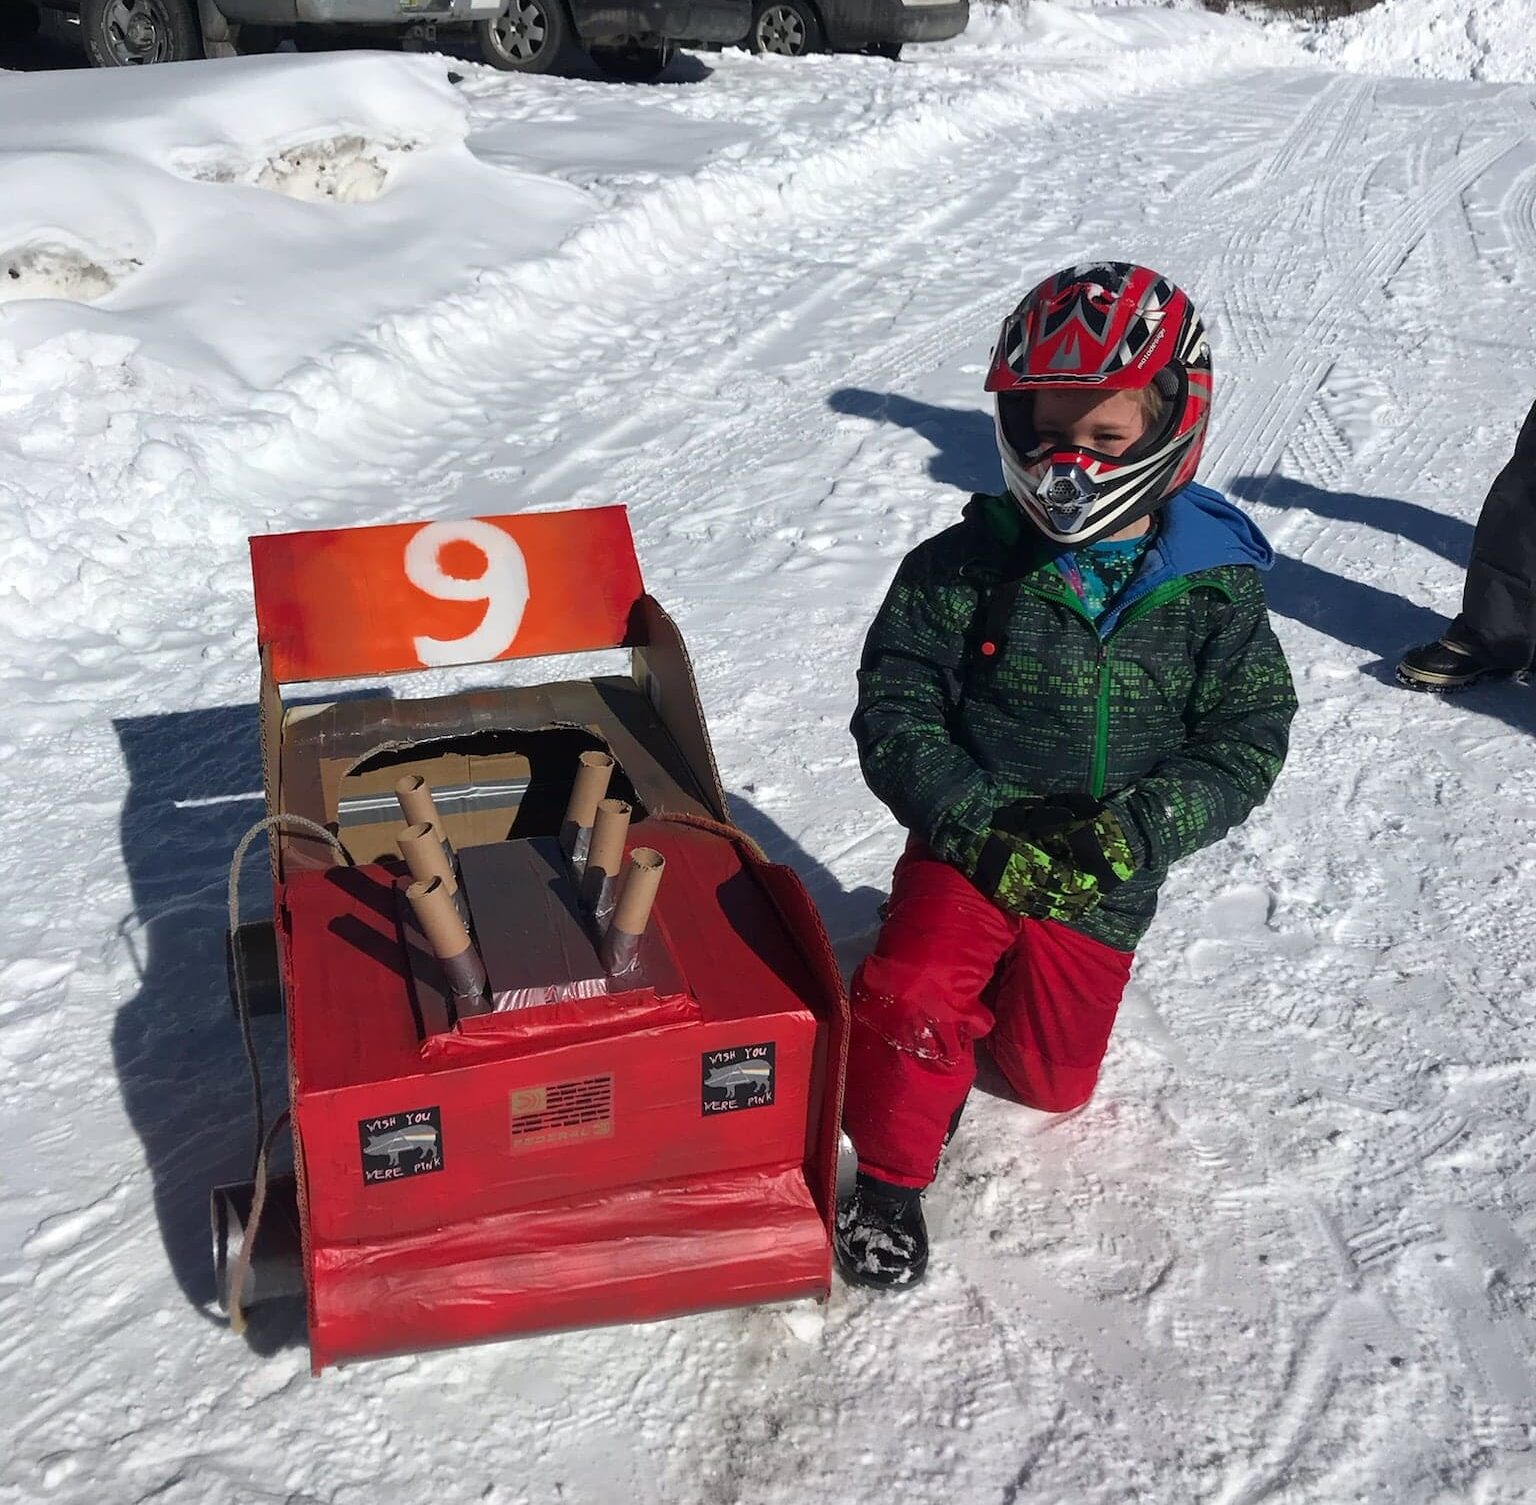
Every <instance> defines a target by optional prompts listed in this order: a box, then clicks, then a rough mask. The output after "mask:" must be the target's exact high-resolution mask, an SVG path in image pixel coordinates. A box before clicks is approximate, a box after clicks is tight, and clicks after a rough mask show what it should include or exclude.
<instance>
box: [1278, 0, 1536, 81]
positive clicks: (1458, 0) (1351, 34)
mask: <svg viewBox="0 0 1536 1505" xmlns="http://www.w3.org/2000/svg"><path fill="white" fill-rule="evenodd" d="M1306 46H1307V47H1308V48H1309V50H1311V51H1312V52H1313V53H1315V54H1316V56H1317V59H1318V61H1319V62H1320V63H1323V64H1324V65H1325V66H1327V67H1330V68H1338V69H1343V70H1348V71H1350V72H1355V73H1387V74H1403V75H1408V76H1411V77H1416V78H1444V79H1477V80H1480V81H1483V82H1487V83H1526V84H1533V83H1536V15H1533V12H1532V6H1531V0H1384V3H1383V4H1381V5H1379V6H1376V7H1374V8H1373V9H1371V10H1367V11H1362V12H1360V13H1359V14H1358V15H1354V16H1343V17H1341V18H1340V19H1339V20H1337V21H1332V22H1329V23H1328V24H1327V25H1325V26H1321V27H1319V28H1317V29H1316V30H1315V31H1314V32H1313V33H1312V34H1311V36H1310V37H1309V38H1308V39H1307V41H1306Z"/></svg>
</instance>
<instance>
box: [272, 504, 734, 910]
mask: <svg viewBox="0 0 1536 1505" xmlns="http://www.w3.org/2000/svg"><path fill="white" fill-rule="evenodd" d="M471 521H473V522H475V523H477V524H485V525H487V526H489V525H493V524H494V525H498V526H499V525H506V526H508V527H513V526H515V527H516V528H517V529H519V530H520V531H521V532H522V533H523V534H524V535H526V530H527V529H528V528H529V527H530V525H531V526H532V527H533V529H534V531H535V532H536V533H539V534H542V535H543V537H542V538H541V539H539V540H536V542H537V544H538V547H539V548H546V549H547V547H548V546H549V540H550V539H560V538H564V539H565V540H566V541H567V542H568V543H569V544H570V546H571V548H572V549H573V550H574V551H575V552H576V554H577V555H579V556H580V558H579V559H578V560H577V563H578V564H583V567H585V566H584V563H583V561H585V560H587V559H589V558H590V555H591V552H592V550H593V549H595V548H597V547H599V546H601V547H602V548H604V549H605V550H606V551H607V552H606V554H605V558H606V559H607V561H608V565H609V569H608V572H607V579H608V586H607V587H606V588H605V590H604V591H600V592H599V593H598V594H597V596H596V597H594V598H589V604H591V603H592V601H595V603H596V612H595V615H590V616H589V617H588V619H587V620H585V621H577V622H574V623H572V622H567V623H566V626H567V628H569V630H570V633H571V636H569V637H567V638H565V639H556V640H555V641H556V643H557V646H555V647H553V648H550V649H549V651H548V652H546V653H544V654H541V655H538V656H543V657H558V656H559V655H561V654H565V653H571V652H578V651H586V650H588V649H591V648H593V647H613V648H627V649H629V651H630V653H629V656H630V673H629V676H628V677H627V679H622V680H621V677H619V676H614V677H604V678H601V679H594V680H589V681H585V682H583V683H585V684H587V685H590V686H591V691H590V693H588V694H586V695H584V696H578V695H577V693H576V689H575V682H573V684H571V685H569V686H566V687H564V690H565V693H564V694H563V696H562V694H561V691H562V686H560V685H554V684H551V685H541V686H534V687H531V688H529V689H527V690H513V689H510V688H507V689H504V690H502V691H494V690H482V691H465V692H461V694H460V695H450V696H443V697H437V698H435V699H434V700H432V701H431V702H422V701H411V700H409V699H395V698H393V697H388V698H385V697H384V696H380V697H379V698H378V699H376V700H372V701H370V700H359V701H356V702H349V704H350V705H353V706H355V714H354V718H353V719H354V720H361V721H366V720H367V719H368V718H369V717H370V715H372V714H376V716H377V721H378V725H379V735H377V736H375V737H372V738H361V739H360V738H359V737H358V736H357V735H354V737H353V738H352V741H351V742H350V744H349V747H348V750H347V757H348V760H349V762H351V763H353V764H361V763H364V762H366V761H367V760H369V759H372V758H376V757H378V756H380V755H383V754H386V753H389V752H391V751H400V750H406V749H409V748H410V747H411V746H412V745H413V744H414V743H415V742H417V741H420V742H427V741H431V740H434V739H440V738H448V737H454V736H463V735H470V734H484V733H497V732H499V733H504V734H507V735H512V734H525V735H530V734H536V733H538V732H540V731H554V730H557V729H565V730H569V731H573V732H583V733H586V734H589V735H590V736H592V737H593V738H594V740H595V742H597V743H600V744H601V745H603V746H605V747H606V748H607V749H608V750H609V751H611V752H612V753H613V754H614V755H615V757H616V758H617V759H618V761H619V764H620V766H621V768H625V769H626V771H627V772H629V773H630V775H631V776H632V777H633V778H634V779H635V781H636V784H635V787H636V791H637V793H638V794H639V795H640V797H641V799H642V801H643V803H644V804H645V805H646V806H647V808H649V809H652V810H654V811H655V812H656V813H663V812H666V811H674V812H679V813H696V814H708V815H710V816H712V817H713V818H714V819H716V820H721V821H725V822H727V823H728V822H729V821H730V810H729V806H728V803H727V801H726V796H725V791H724V788H723V787H722V785H721V781H720V773H719V768H718V765H717V764H716V762H715V755H714V750H713V747H712V745H711V743H710V738H709V732H708V730H707V728H706V726H705V722H704V714H703V710H702V707H701V706H700V704H699V695H698V686H697V682H696V680H695V678H694V674H693V666H692V663H691V661H690V659H689V655H688V649H687V646H686V644H685V643H684V641H683V637H682V634H681V633H680V632H679V630H678V628H677V625H676V623H675V622H674V621H673V620H672V618H671V617H670V616H669V615H668V614H667V612H666V610H665V609H664V608H663V607H662V605H661V604H660V602H658V601H657V600H656V599H655V598H654V597H652V596H650V595H647V594H645V593H644V590H643V587H642V585H641V581H640V574H639V566H638V563H637V562H636V560H635V556H634V547H633V541H632V538H631V535H630V532H629V525H628V519H627V514H626V512H625V509H624V508H623V507H605V508H593V509H588V510H586V511H580V512H571V513H529V514H519V515H517V516H515V517H512V518H496V519H485V518H482V519H473V520H471ZM419 526H420V525H403V527H399V526H390V527H388V528H383V529H377V528H359V529H341V530H335V531H334V532H331V533H295V534H272V535H264V536H262V537H258V538H253V539H252V540H251V546H252V567H253V580H254V584H255V589H256V602H257V620H258V633H259V642H258V648H259V654H260V662H261V691H260V737H261V754H262V778H263V785H264V792H265V796H266V808H267V814H268V815H278V814H282V813H293V814H299V815H303V816H306V817H308V818H309V819H311V820H315V821H318V822H319V823H320V824H322V825H325V826H327V827H329V828H330V829H332V830H333V831H336V832H337V834H339V835H340V837H341V839H342V841H343V844H345V840H346V833H345V831H344V830H340V829H339V821H338V815H339V812H338V811H335V810H331V809H329V808H328V804H329V801H328V800H327V799H326V798H324V797H322V798H317V797H316V795H315V792H314V791H308V792H307V793H306V794H305V795H304V796H302V797H301V796H300V791H299V789H298V787H297V783H296V775H297V774H298V772H299V770H298V768H297V765H296V763H295V748H296V747H297V746H298V745H299V744H301V743H304V742H306V741H308V740H309V739H310V737H311V736H312V734H313V733H314V732H315V727H314V725H313V724H311V725H308V726H306V725H305V722H307V721H309V720H310V718H312V717H315V716H324V715H326V714H327V713H328V712H329V711H330V709H331V707H330V706H325V705H322V706H319V707H308V706H306V707H305V708H304V715H303V717H302V718H301V717H299V716H296V715H291V714H290V712H289V711H288V709H287V708H286V707H285V705H284V700H283V693H282V692H283V686H284V685H285V684H299V683H302V684H305V685H306V686H314V687H321V686H323V685H324V684H326V683H327V682H329V679H303V680H300V679H295V678H293V677H292V671H293V670H294V668H295V667H302V666H309V667H313V666H314V664H315V662H316V660H315V655H314V654H312V653H311V654H309V656H308V657H306V656H305V653H304V652H303V651H301V650H300V651H296V650H295V648H294V645H293V643H292V642H289V643H288V644H287V645H286V646H285V644H284V643H283V641H282V640H281V639H280V638H279V639H278V640H276V641H274V640H273V639H272V638H271V637H269V636H268V634H269V632H271V631H273V630H274V629H275V627H280V626H282V625H283V624H284V623H287V625H289V626H292V624H293V622H294V621H295V620H300V619H302V618H303V617H304V616H305V614H306V613H308V614H309V615H310V616H311V617H314V616H319V615H323V613H324V610H325V608H326V604H327V603H326V602H325V601H323V600H319V599H315V600H305V599H301V596H302V591H303V589H306V588H308V587H310V586H312V585H313V584H314V582H315V581H316V580H317V579H321V580H323V579H324V576H323V575H317V573H316V571H315V569H314V568H313V567H312V565H304V566H303V567H299V566H295V565H294V560H295V558H297V557H299V556H300V555H301V554H302V551H303V550H304V549H305V548H308V547H319V548H320V549H321V550H322V553H325V552H326V551H327V550H328V551H329V554H330V556H331V557H332V558H333V559H335V558H342V559H346V558H350V557H353V556H356V557H366V553H367V549H368V548H369V547H373V546H376V545H378V543H379V540H380V539H381V538H383V539H384V540H385V542H390V541H395V542H398V540H399V539H400V538H402V537H405V536H406V535H407V534H410V533H411V530H412V528H413V527H419ZM443 526H445V527H446V526H448V525H443ZM349 549H350V550H351V553H350V554H349V553H348V550H349ZM631 591H633V595H630V592H631ZM534 593H535V594H537V582H535V592H534ZM626 597H627V599H626ZM620 607H622V617H620V616H619V615H618V609H619V608H620ZM546 629H547V624H546ZM543 641H544V642H546V643H548V642H549V641H550V639H549V637H548V631H547V630H546V635H545V638H544V639H543ZM518 642H519V646H518V647H517V649H516V651H511V650H509V651H507V652H504V653H501V654H499V655H496V656H495V657H492V658H489V659H486V660H484V662H486V663H495V662H500V661H503V660H506V659H510V658H515V657H521V656H523V655H524V651H525V650H524V648H523V646H522V639H521V638H519V640H518ZM529 656H532V655H529ZM330 662H332V663H334V665H335V667H336V668H337V669H338V670H339V671H343V672H342V673H341V674H339V675H338V676H332V677H347V678H352V677H356V671H357V670H358V669H359V668H360V666H361V665H360V661H359V660H358V659H356V658H355V657H346V656H342V657H336V658H334V659H332V660H331V661H330ZM285 665H286V669H285ZM431 667H434V666H428V665H422V664H420V663H416V664H406V665H403V666H401V667H398V668H395V669H393V670H389V671H387V673H388V676H389V677H390V678H395V677H402V678H403V677H407V676H410V675H412V674H419V673H424V672H427V671H428V669H429V668H431ZM377 672H379V673H380V674H381V675H383V674H384V673H385V672H386V671H383V670H380V671H377ZM626 689H629V690H631V691H632V692H633V699H634V701H635V702H636V704H631V703H630V701H631V696H630V695H626V694H625V693H624V692H625V690H626ZM641 699H643V700H644V702H646V703H647V704H648V707H649V714H650V715H651V716H652V717H654V719H655V721H656V722H657V723H659V731H660V733H661V735H660V736H658V735H657V728H650V727H646V726H641V725H639V717H638V701H639V700H641ZM498 700H499V708H498V706H497V705H495V704H492V702H496V701H498ZM460 703H462V706H463V708H464V717H463V719H462V720H459V719H457V717H456V712H457V708H458V705H459V704H460ZM429 704H430V705H431V706H433V707H437V708H440V710H441V714H440V715H439V716H437V718H436V719H435V721H434V722H433V724H432V725H431V726H430V727H429V726H426V725H423V726H421V727H420V728H419V732H420V735H419V736H413V735H410V734H408V732H407V731H406V730H405V729H403V728H401V727H399V726H398V725H395V724H394V723H395V722H396V721H397V720H398V719H400V718H401V717H404V716H407V715H408V713H409V711H410V709H411V708H412V707H420V708H422V709H423V714H427V712H426V709H425V708H426V707H427V706H428V705H429ZM386 707H387V708H388V709H387V710H386V709H385V708H386ZM370 708H372V709H370ZM386 724H388V726H389V729H388V730H386ZM295 727H298V728H301V729H300V730H298V731H296V730H295ZM663 740H665V742H666V743H667V744H668V745H667V746H662V745H661V744H662V741H663ZM630 763H635V764H636V765H637V766H636V767H635V768H634V769H633V770H630V769H629V766H628V765H629V764H630ZM642 786H643V787H642ZM268 846H269V853H270V857H271V864H272V876H273V880H274V882H279V881H281V880H282V878H283V877H284V875H285V872H286V868H287V865H288V863H289V859H290V857H293V856H297V857H298V858H300V859H301V862H300V865H301V866H303V867H313V866H329V865H331V864H333V863H335V862H336V861H337V860H338V859H337V857H336V855H335V853H334V852H333V851H332V850H331V849H330V848H329V846H327V845H326V844H325V843H324V842H321V841H320V840H318V839H317V838H314V837H306V836H304V835H302V834H301V833H298V832H295V831H293V830H286V831H279V832H275V833H274V836H273V839H272V840H271V841H270V842H269V844H268Z"/></svg>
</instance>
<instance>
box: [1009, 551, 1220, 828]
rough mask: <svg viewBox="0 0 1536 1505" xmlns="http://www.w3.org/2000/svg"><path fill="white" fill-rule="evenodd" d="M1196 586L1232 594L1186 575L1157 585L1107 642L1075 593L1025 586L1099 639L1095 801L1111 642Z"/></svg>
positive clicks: (1104, 755)
mask: <svg viewBox="0 0 1536 1505" xmlns="http://www.w3.org/2000/svg"><path fill="white" fill-rule="evenodd" d="M1197 584H1200V585H1209V586H1212V587H1213V588H1214V589H1216V590H1220V591H1221V592H1222V593H1223V594H1224V595H1227V596H1229V597H1230V594H1231V593H1230V592H1228V591H1227V590H1226V589H1225V587H1224V586H1221V585H1218V584H1216V582H1214V581H1198V582H1197V581H1195V580H1193V579H1191V578H1190V577H1189V576H1187V575H1184V576H1180V578H1179V579H1177V580H1170V581H1168V583H1167V584H1166V585H1160V586H1158V587H1157V588H1156V589H1155V590H1151V591H1148V592H1147V594H1146V595H1145V596H1143V597H1142V598H1141V600H1139V601H1137V602H1135V603H1134V604H1132V605H1131V606H1130V607H1128V608H1127V610H1126V612H1125V615H1124V616H1122V617H1121V618H1120V620H1119V621H1118V622H1116V623H1115V626H1114V630H1113V631H1112V632H1111V633H1110V634H1109V637H1107V638H1106V637H1100V636H1099V629H1098V626H1097V624H1096V623H1095V622H1094V620H1093V618H1092V617H1090V616H1089V615H1088V609H1087V608H1086V607H1085V606H1084V605H1083V603H1082V602H1081V601H1080V600H1079V599H1078V597H1077V596H1076V594H1075V593H1074V592H1072V591H1070V590H1068V591H1065V592H1063V593H1061V594H1057V593H1055V592H1053V591H1045V590H1040V589H1039V588H1038V587H1035V586H1025V589H1026V590H1028V591H1029V592H1030V593H1031V594H1032V595H1037V596H1042V597H1044V598H1045V599H1046V600H1047V601H1055V602H1057V603H1059V604H1061V605H1064V606H1066V607H1067V608H1068V609H1069V610H1070V611H1072V612H1073V613H1074V614H1075V615H1076V616H1077V618H1078V619H1079V620H1080V621H1082V622H1084V623H1086V624H1087V626H1088V629H1089V631H1090V632H1092V633H1093V635H1094V637H1095V638H1097V639H1098V662H1099V693H1098V699H1097V701H1096V702H1095V705H1094V721H1093V755H1092V758H1091V760H1090V762H1089V766H1088V793H1089V794H1090V795H1091V796H1092V797H1093V798H1094V799H1096V800H1101V799H1103V798H1104V786H1105V784H1106V783H1107V782H1108V777H1109V692H1110V674H1109V645H1110V642H1111V640H1112V639H1114V638H1116V637H1118V636H1119V635H1120V629H1121V628H1122V627H1128V626H1130V624H1131V623H1132V622H1137V621H1140V620H1141V618H1142V617H1144V616H1146V615H1147V613H1148V612H1151V611H1156V610H1157V609H1158V608H1159V607H1160V606H1166V605H1167V604H1168V603H1169V602H1170V601H1176V600H1178V598H1179V597H1180V596H1183V595H1187V594H1188V593H1189V592H1190V591H1192V590H1193V589H1194V588H1195V586H1196V585H1197Z"/></svg>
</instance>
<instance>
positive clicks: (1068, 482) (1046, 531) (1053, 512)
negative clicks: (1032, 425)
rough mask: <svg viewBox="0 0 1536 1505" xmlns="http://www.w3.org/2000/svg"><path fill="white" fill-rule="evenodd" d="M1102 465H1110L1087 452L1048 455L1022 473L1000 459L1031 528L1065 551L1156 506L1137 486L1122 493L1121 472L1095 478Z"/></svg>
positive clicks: (1089, 542) (1133, 519) (1105, 459)
mask: <svg viewBox="0 0 1536 1505" xmlns="http://www.w3.org/2000/svg"><path fill="white" fill-rule="evenodd" d="M1105 461H1109V463H1111V464H1113V463H1114V462H1113V461H1112V460H1110V457H1108V456H1105V457H1098V456H1095V455H1094V454H1093V453H1092V452H1091V451H1084V450H1056V451H1054V452H1049V451H1048V452H1046V453H1044V454H1041V455H1039V456H1038V457H1037V462H1036V464H1033V465H1029V466H1028V467H1027V468H1024V469H1020V468H1019V467H1018V466H1016V465H1015V464H1012V463H1010V462H1009V461H1008V460H1007V459H1006V457H1005V460H1004V464H1003V475H1004V479H1005V480H1006V481H1007V482H1008V490H1009V492H1010V494H1011V495H1012V497H1013V499H1014V501H1015V502H1016V503H1017V505H1018V507H1019V510H1020V511H1021V512H1023V513H1024V515H1025V517H1027V518H1028V519H1029V522H1030V525H1031V526H1032V527H1034V528H1035V529H1036V530H1037V531H1038V532H1040V533H1042V534H1043V535H1044V536H1045V537H1046V538H1048V539H1050V540H1051V542H1052V543H1057V544H1060V545H1061V546H1062V547H1063V548H1064V549H1079V548H1083V547H1085V546H1086V545H1088V544H1092V543H1097V542H1098V541H1099V540H1100V539H1101V538H1103V537H1104V536H1105V535H1106V534H1109V533H1113V532H1115V531H1116V530H1117V529H1119V528H1124V527H1128V526H1129V525H1130V524H1131V523H1133V522H1135V521H1136V520H1137V518H1140V517H1145V516H1146V515H1147V514H1148V513H1150V512H1155V511H1156V510H1157V507H1158V505H1159V504H1160V502H1161V496H1160V495H1159V496H1158V499H1157V500H1155V501H1153V500H1149V499H1148V497H1147V492H1146V490H1145V489H1144V488H1142V487H1135V488H1134V489H1132V490H1131V491H1129V492H1128V493H1126V492H1125V491H1124V490H1123V480H1124V471H1123V470H1110V471H1109V472H1107V473H1106V474H1104V475H1102V476H1097V475H1094V474H1093V470H1094V469H1097V468H1098V464H1101V463H1104V462H1105ZM1090 467H1092V468H1093V469H1090ZM1167 473H1168V472H1167V470H1166V469H1165V471H1164V474H1167ZM1158 491H1159V492H1160V488H1158Z"/></svg>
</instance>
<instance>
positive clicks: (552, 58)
mask: <svg viewBox="0 0 1536 1505" xmlns="http://www.w3.org/2000/svg"><path fill="white" fill-rule="evenodd" d="M475 40H476V41H477V42H478V43H479V46H480V56H481V57H482V58H484V60H485V61H486V62H488V63H489V64H490V65H491V67H493V68H500V69H502V70H504V71H505V72H507V73H553V72H554V71H555V70H556V69H557V68H560V67H563V66H564V65H565V64H566V63H567V62H569V60H570V52H571V23H570V22H569V21H568V20H567V19H566V15H565V6H564V5H563V4H562V3H561V0H507V4H506V5H505V6H504V7H503V9H502V12H501V14H500V15H499V16H494V17H492V18H491V20H489V21H479V22H477V23H476V25H475Z"/></svg>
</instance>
